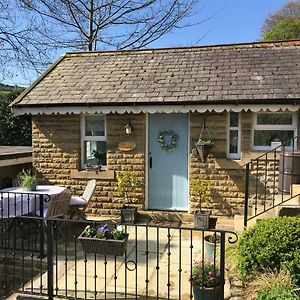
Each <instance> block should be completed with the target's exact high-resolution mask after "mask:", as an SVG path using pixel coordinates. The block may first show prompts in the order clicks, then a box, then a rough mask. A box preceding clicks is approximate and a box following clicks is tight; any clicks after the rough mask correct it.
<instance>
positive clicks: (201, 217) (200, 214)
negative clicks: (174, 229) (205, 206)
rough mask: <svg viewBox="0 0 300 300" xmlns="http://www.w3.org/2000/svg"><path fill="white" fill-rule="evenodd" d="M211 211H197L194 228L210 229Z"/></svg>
mask: <svg viewBox="0 0 300 300" xmlns="http://www.w3.org/2000/svg"><path fill="white" fill-rule="evenodd" d="M209 215H210V212H209V211H200V210H196V211H195V215H194V227H195V228H199V229H204V230H206V229H209Z"/></svg>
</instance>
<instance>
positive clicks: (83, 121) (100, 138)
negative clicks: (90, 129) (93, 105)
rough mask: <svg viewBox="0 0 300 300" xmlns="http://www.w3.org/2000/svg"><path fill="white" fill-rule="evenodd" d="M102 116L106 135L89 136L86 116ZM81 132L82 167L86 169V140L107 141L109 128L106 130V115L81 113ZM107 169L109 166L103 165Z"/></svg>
mask: <svg viewBox="0 0 300 300" xmlns="http://www.w3.org/2000/svg"><path fill="white" fill-rule="evenodd" d="M93 116H94V117H95V116H96V117H100V118H102V119H103V120H104V136H89V135H85V124H86V117H93ZM80 132H81V134H80V135H81V168H82V169H86V164H85V163H84V152H85V149H84V142H87V141H88V142H107V130H106V115H104V114H81V118H80ZM102 168H103V169H104V170H105V169H106V168H107V167H106V166H102Z"/></svg>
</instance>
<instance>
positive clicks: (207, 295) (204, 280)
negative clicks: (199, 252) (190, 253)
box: [190, 261, 222, 300]
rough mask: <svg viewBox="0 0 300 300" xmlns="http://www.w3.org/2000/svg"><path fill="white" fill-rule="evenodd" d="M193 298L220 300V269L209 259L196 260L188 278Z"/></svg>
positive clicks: (196, 299)
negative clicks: (191, 286)
mask: <svg viewBox="0 0 300 300" xmlns="http://www.w3.org/2000/svg"><path fill="white" fill-rule="evenodd" d="M190 281H191V283H192V285H193V294H194V299H195V300H202V299H205V300H220V299H222V297H221V288H220V287H221V274H220V269H219V268H218V267H217V266H216V265H214V263H213V262H211V261H196V262H195V263H194V266H193V269H192V276H191V279H190Z"/></svg>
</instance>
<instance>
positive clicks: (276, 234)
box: [237, 217, 300, 285]
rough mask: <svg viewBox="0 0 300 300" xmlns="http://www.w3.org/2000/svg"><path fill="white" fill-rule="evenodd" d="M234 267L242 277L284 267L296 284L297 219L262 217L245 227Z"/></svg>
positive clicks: (299, 259)
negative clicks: (253, 224) (235, 266)
mask: <svg viewBox="0 0 300 300" xmlns="http://www.w3.org/2000/svg"><path fill="white" fill-rule="evenodd" d="M237 268H238V271H239V273H240V275H241V276H242V277H243V278H244V279H250V278H251V277H252V275H253V273H258V272H261V271H265V270H270V271H274V272H279V271H280V270H286V271H288V272H289V273H290V274H291V276H292V278H293V279H294V280H295V282H296V284H298V285H299V284H300V219H298V218H291V217H282V218H274V219H264V220H262V221H260V222H258V223H257V224H256V225H255V226H253V227H251V228H249V229H247V230H245V231H244V232H243V233H242V235H241V237H240V241H239V245H238V253H237Z"/></svg>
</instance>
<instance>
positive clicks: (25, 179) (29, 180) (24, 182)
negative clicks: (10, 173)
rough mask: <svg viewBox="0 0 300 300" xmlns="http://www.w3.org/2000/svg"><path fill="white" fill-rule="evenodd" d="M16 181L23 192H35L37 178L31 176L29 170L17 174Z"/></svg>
mask: <svg viewBox="0 0 300 300" xmlns="http://www.w3.org/2000/svg"><path fill="white" fill-rule="evenodd" d="M17 177H18V181H19V183H20V185H21V187H22V189H23V190H25V191H35V190H36V187H37V177H36V175H33V174H32V172H31V170H24V169H23V170H22V171H21V172H20V173H19V174H18V176H17Z"/></svg>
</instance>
